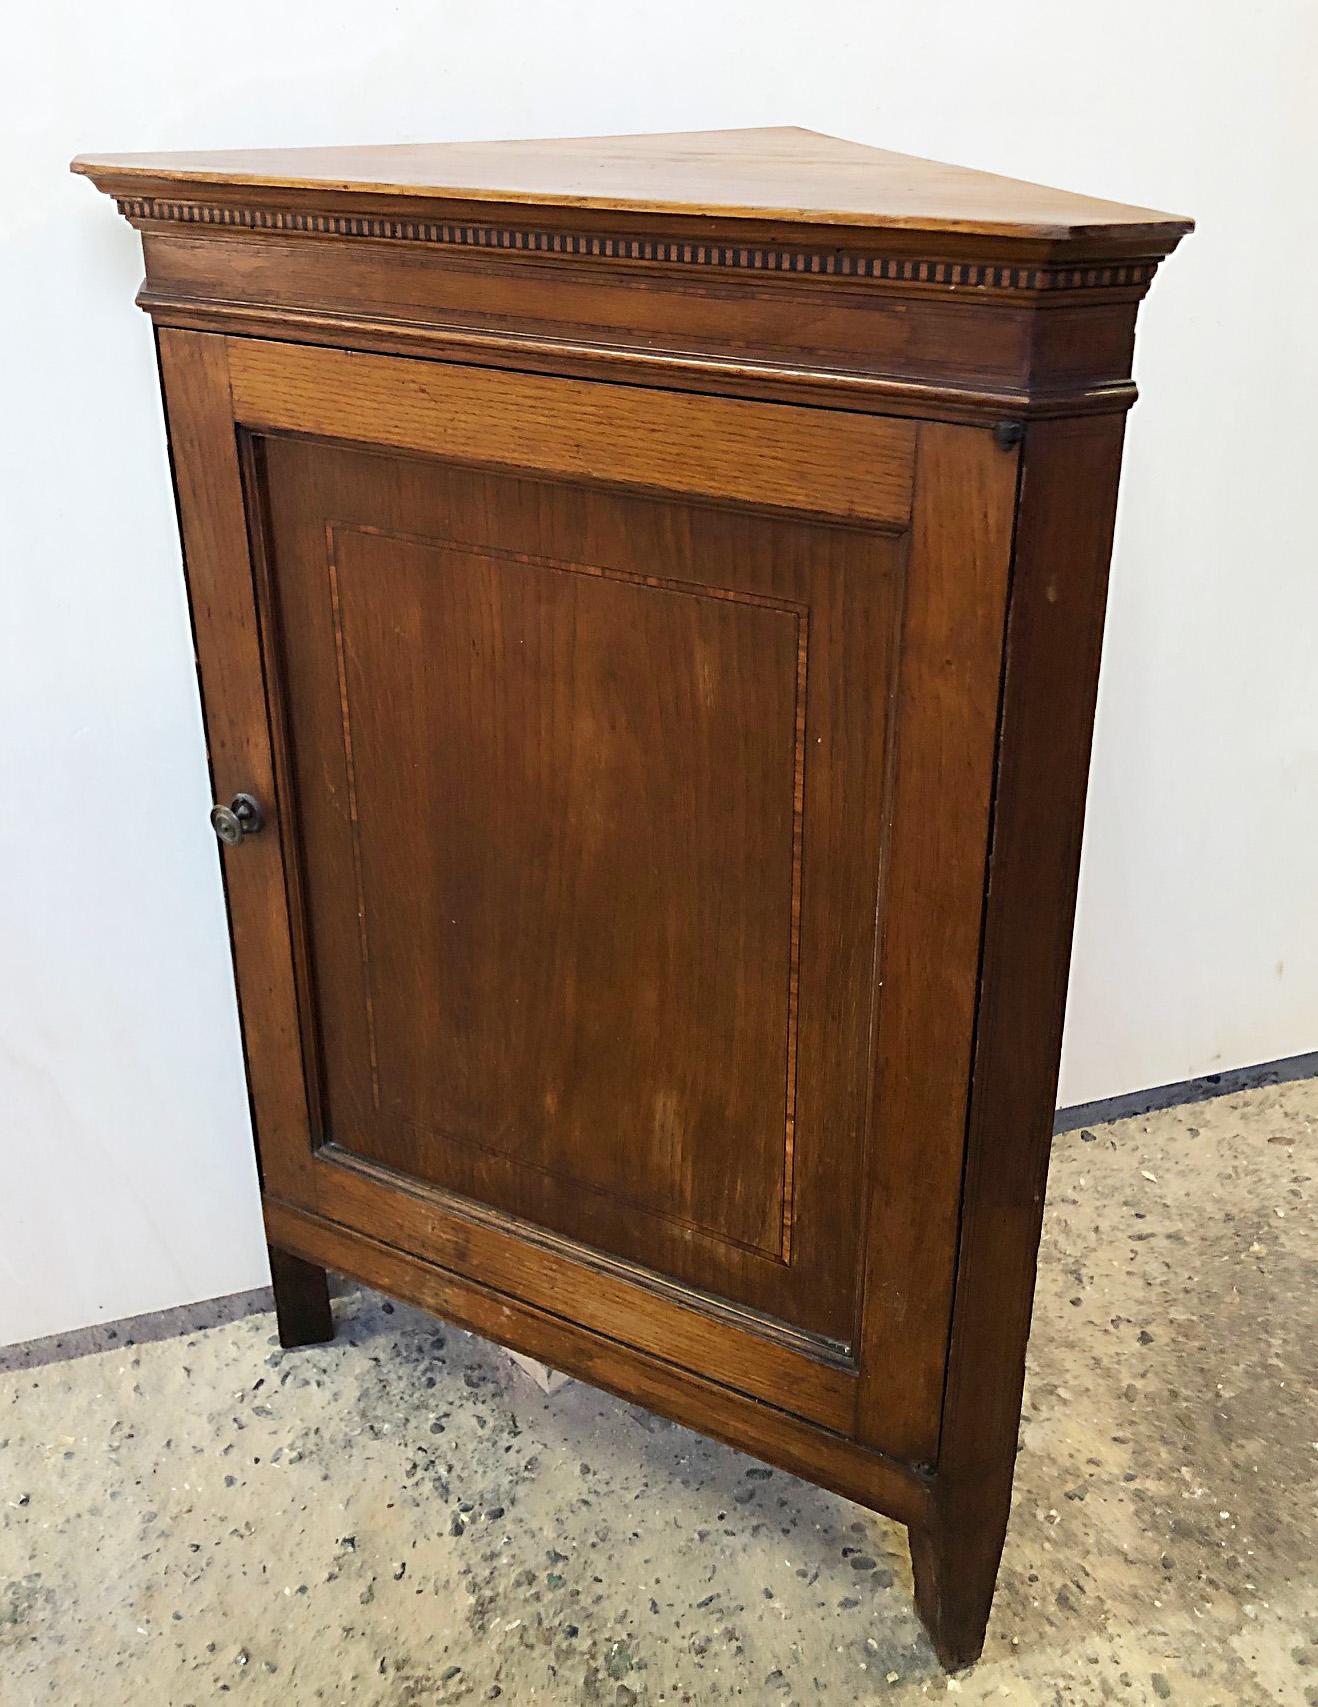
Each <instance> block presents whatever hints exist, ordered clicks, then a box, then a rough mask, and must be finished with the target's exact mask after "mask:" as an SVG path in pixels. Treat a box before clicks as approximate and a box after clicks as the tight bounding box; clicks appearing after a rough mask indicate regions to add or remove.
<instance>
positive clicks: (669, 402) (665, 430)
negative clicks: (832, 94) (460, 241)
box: [230, 340, 915, 526]
mask: <svg viewBox="0 0 1318 1707" xmlns="http://www.w3.org/2000/svg"><path fill="white" fill-rule="evenodd" d="M230 382H231V385H232V388H233V398H234V408H235V411H236V415H237V419H238V420H240V421H241V422H243V424H244V425H246V426H250V427H263V428H284V429H287V430H290V431H295V432H300V433H306V434H311V435H313V436H320V437H332V438H338V439H355V440H357V441H359V442H360V443H362V444H377V445H388V446H393V447H396V448H399V449H405V450H413V451H416V452H419V453H422V454H425V455H428V456H435V457H442V458H449V459H458V460H461V461H468V462H479V463H484V464H491V465H494V466H499V467H505V468H516V469H521V470H538V471H542V472H544V473H547V474H556V475H560V476H563V477H565V478H569V479H571V478H576V479H582V478H588V479H590V480H595V481H599V480H606V481H610V482H613V483H616V484H618V485H620V486H626V487H629V488H633V489H635V488H641V489H650V490H657V491H667V492H677V493H689V494H691V495H692V496H699V497H707V498H722V499H728V500H735V501H738V502H742V503H747V504H756V505H759V506H761V507H766V508H778V509H784V510H805V511H807V512H813V513H815V514H820V515H830V516H838V517H842V518H854V519H856V520H861V521H871V522H879V523H885V524H888V525H890V526H904V525H905V522H906V519H907V517H908V515H909V514H910V503H911V463H912V459H913V453H914V446H915V432H914V429H913V428H912V427H910V426H909V425H908V424H907V423H905V422H896V421H883V420H879V419H876V418H874V417H872V416H867V415H850V414H844V413H842V412H840V411H837V410H828V411H823V410H817V411H804V410H802V411H797V412H796V413H795V414H794V415H793V417H792V420H791V427H790V430H785V429H784V428H783V426H782V422H783V414H782V411H781V410H780V409H775V408H773V407H771V406H766V405H764V404H760V403H750V402H746V401H744V400H742V399H739V398H721V397H720V398H713V397H701V398H692V397H688V396H685V395H683V394H681V393H673V392H665V391H654V390H649V389H642V388H639V387H633V386H610V385H599V384H589V383H581V382H579V381H576V380H569V379H561V378H559V379H551V378H547V377H544V376H541V375H538V374H512V373H508V374H505V373H493V372H491V371H490V370H489V369H488V368H467V367H458V366H453V365H450V364H444V365H442V366H440V365H437V364H435V363H433V362H399V361H389V360H386V359H385V358H383V357H379V356H369V355H357V354H352V353H348V352H345V351H339V350H312V349H305V348H301V347H299V346H298V345H293V344H282V345H271V344H268V343H264V342H262V343H255V342H250V341H246V340H234V342H233V343H232V344H231V345H230ZM862 469H863V471H864V475H863V478H858V477H857V470H862Z"/></svg>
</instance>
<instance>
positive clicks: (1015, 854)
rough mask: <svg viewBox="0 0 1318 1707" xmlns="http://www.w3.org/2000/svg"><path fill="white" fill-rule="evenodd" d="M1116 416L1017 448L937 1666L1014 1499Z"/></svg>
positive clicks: (916, 1545) (943, 1477)
mask: <svg viewBox="0 0 1318 1707" xmlns="http://www.w3.org/2000/svg"><path fill="white" fill-rule="evenodd" d="M1122 428H1123V423H1122V422H1121V421H1120V419H1116V420H1108V421H1079V422H1053V423H1049V424H1047V425H1044V424H1039V425H1038V426H1032V427H1030V428H1029V429H1028V431H1027V434H1026V438H1025V443H1024V445H1023V447H1022V452H1021V458H1022V466H1021V498H1020V506H1019V511H1018V516H1017V523H1016V547H1015V553H1014V558H1013V565H1012V585H1011V594H1010V606H1009V614H1008V620H1007V632H1006V640H1005V654H1004V678H1003V696H1002V711H1001V717H1000V723H999V748H998V761H997V775H996V797H995V803H994V812H993V826H992V835H991V845H990V855H989V871H988V893H987V908H986V916H985V936H984V953H983V970H982V973H981V982H980V1000H979V1023H978V1027H977V1032H976V1038H975V1054H974V1063H973V1067H972V1074H971V1105H970V1121H969V1127H968V1141H967V1153H966V1180H965V1191H964V1202H963V1207H962V1212H961V1228H960V1236H959V1246H958V1262H957V1277H956V1295H955V1304H954V1309H953V1318H952V1341H951V1346H950V1351H949V1358H948V1371H947V1393H946V1398H945V1402H944V1409H943V1423H942V1438H941V1442H940V1448H939V1457H938V1472H939V1473H938V1478H937V1483H936V1491H935V1497H934V1502H933V1508H932V1511H931V1515H930V1518H929V1522H928V1524H927V1525H926V1526H925V1527H924V1529H923V1530H920V1531H917V1532H916V1533H914V1534H913V1536H912V1560H913V1563H914V1566H915V1573H916V1594H917V1598H918V1600H919V1602H920V1606H921V1611H922V1613H923V1615H924V1617H925V1621H926V1623H928V1625H929V1627H930V1629H931V1631H932V1632H933V1633H934V1635H935V1639H936V1643H937V1645H938V1648H939V1652H940V1654H941V1656H942V1657H943V1659H944V1661H945V1662H946V1663H947V1664H949V1665H951V1666H962V1665H966V1664H969V1663H970V1662H971V1661H972V1660H974V1659H975V1658H977V1657H978V1655H979V1651H980V1648H981V1646H982V1644H983V1640H984V1630H985V1625H986V1622H987V1619H988V1613H989V1607H990V1603H991V1601H992V1596H993V1584H994V1580H995V1577H996V1575H997V1568H998V1558H999V1555H1000V1554H1001V1551H1002V1543H1003V1538H1004V1536H1005V1533H1006V1526H1007V1518H1008V1514H1009V1511H1010V1506H1011V1483H1012V1472H1013V1469H1014V1465H1015V1458H1016V1449H1017V1432H1018V1428H1019V1424H1020V1404H1021V1391H1022V1386H1023V1382H1024V1377H1025V1347H1026V1342H1027V1339H1028V1336H1029V1323H1030V1310H1031V1305H1032V1302H1033V1296H1034V1277H1035V1266H1036V1258H1037V1252H1038V1245H1039V1228H1040V1223H1041V1220H1042V1216H1043V1201H1044V1187H1045V1182H1046V1179H1047V1172H1048V1154H1049V1148H1050V1145H1051V1139H1052V1121H1053V1109H1054V1106H1055V1102H1056V1093H1057V1071H1058V1062H1059V1058H1060V1055H1061V1044H1062V1019H1063V1015H1064V1012H1065V1005H1066V981H1067V972H1068V969H1069V966H1070V958H1071V928H1072V921H1073V918H1074V911H1075V893H1076V881H1077V876H1078V872H1079V864H1080V838H1081V831H1082V828H1083V825H1084V814H1085V793H1086V780H1087V774H1088V764H1089V746H1090V738H1091V732H1092V728H1093V718H1094V702H1095V697H1096V694H1097V690H1098V668H1099V658H1100V653H1101V648H1102V638H1103V616H1104V608H1105V602H1106V594H1107V577H1108V557H1109V553H1110V551H1111V546H1112V529H1113V522H1114V518H1115V512H1116V493H1117V478H1118V474H1119V471H1120V465H1121V448H1122Z"/></svg>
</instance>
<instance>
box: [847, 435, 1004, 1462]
mask: <svg viewBox="0 0 1318 1707" xmlns="http://www.w3.org/2000/svg"><path fill="white" fill-rule="evenodd" d="M1016 468H1017V453H1016V452H1015V451H1014V450H1002V449H1000V448H999V447H998V445H997V444H996V443H995V442H994V438H993V435H992V434H991V433H990V432H989V431H987V430H986V429H984V428H979V427H955V426H943V425H938V424H933V425H929V424H926V425H924V426H922V427H921V429H920V444H919V452H918V458H917V465H916V482H915V507H914V511H913V514H912V518H911V536H910V560H909V566H908V570H907V579H906V606H905V611H904V613H903V619H902V640H901V665H900V681H899V687H898V694H897V704H896V707H895V716H894V722H893V727H894V731H895V747H894V753H893V761H892V762H893V763H894V765H895V767H896V773H895V783H894V806H893V818H892V828H891V833H890V839H889V845H888V852H887V858H886V860H885V867H886V869H885V873H884V879H883V897H884V899H883V939H882V945H881V950H880V960H879V968H880V978H881V985H880V988H879V992H878V1009H877V1031H876V1044H877V1048H876V1051H875V1055H876V1070H875V1080H874V1087H873V1096H874V1112H873V1116H872V1120H871V1126H872V1130H873V1140H872V1157H873V1160H872V1162H871V1170H870V1204H871V1209H870V1221H869V1237H868V1241H867V1250H868V1255H867V1262H866V1278H865V1316H864V1323H863V1329H862V1335H861V1345H862V1360H861V1361H862V1374H861V1405H860V1427H861V1433H862V1437H863V1438H864V1439H865V1440H867V1441H868V1442H869V1443H870V1444H871V1445H874V1446H877V1447H879V1448H880V1449H881V1450H882V1451H884V1452H891V1453H893V1454H895V1455H896V1456H899V1457H903V1458H909V1459H913V1460H916V1461H927V1460H930V1459H932V1457H933V1455H934V1448H935V1445H936V1442H937V1437H938V1413H939V1406H940V1404H941V1400H942V1392H943V1376H944V1368H945V1362H946V1355H947V1324H948V1315H949V1310H950V1305H951V1287H952V1275H953V1270H954V1262H955V1250H956V1229H957V1217H958V1210H959V1203H960V1194H961V1174H962V1166H963V1159H964V1150H965V1121H966V1092H967V1085H968V1082H969V1076H970V1059H971V1046H972V1039H973V1035H974V1018H975V988H976V979H977V975H978V966H979V951H980V930H981V922H982V915H983V904H984V869H985V860H986V850H987V846H988V825H989V804H990V796H991V789H992V779H993V755H994V736H995V729H996V724H997V716H998V701H999V692H1000V686H1001V673H1002V633H1003V618H1004V610H1005V601H1006V588H1007V575H1008V567H1009V563H1010V557H1011V533H1012V518H1013V514H1014V508H1015V498H1016Z"/></svg>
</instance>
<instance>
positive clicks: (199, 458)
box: [158, 330, 314, 1205]
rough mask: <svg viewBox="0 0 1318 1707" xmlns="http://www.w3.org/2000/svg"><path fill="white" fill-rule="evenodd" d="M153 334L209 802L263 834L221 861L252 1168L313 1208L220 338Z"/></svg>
mask: <svg viewBox="0 0 1318 1707" xmlns="http://www.w3.org/2000/svg"><path fill="white" fill-rule="evenodd" d="M158 342H159V356H160V372H161V380H162V385H163V389H164V397H165V410H166V415H167V418H168V425H169V439H170V454H171V457H172V461H173V469H174V482H175V488H176V491H177V496H178V511H179V524H180V528H181V532H182V536H183V556H184V564H185V573H186V576H187V583H188V598H189V602H190V604H191V609H192V624H193V632H194V636H195V642H196V651H197V665H198V673H199V676H200V680H201V691H202V707H203V712H204V716H205V723H206V740H207V745H208V748H209V752H210V765H211V780H212V785H213V788H214V791H215V797H216V799H217V800H223V801H227V800H229V799H230V798H232V796H233V795H235V794H238V793H248V794H253V795H255V796H256V798H257V799H258V800H259V801H260V802H261V804H262V805H263V806H264V808H265V816H266V826H265V828H264V829H263V830H262V831H261V833H260V834H259V835H255V836H245V837H244V838H243V841H242V843H241V844H240V845H239V846H238V847H236V848H234V849H232V850H230V851H229V852H228V853H227V854H226V856H225V860H224V878H225V893H226V897H227V901H228V908H229V926H230V931H231V934H232V937H233V954H234V964H235V969H236V971H237V975H238V983H239V1007H240V1011H241V1017H242V1030H243V1047H244V1051H245V1053H246V1057H247V1073H248V1083H249V1086H250V1088H251V1097H252V1111H253V1118H254V1123H255V1127H256V1133H257V1141H258V1146H259V1151H260V1161H261V1173H262V1178H263V1180H264V1182H265V1185H266V1188H267V1189H268V1190H271V1191H274V1192H277V1193H278V1195H279V1196H281V1197H284V1198H287V1199H288V1200H289V1201H291V1202H296V1203H303V1204H307V1205H312V1204H314V1196H313V1193H312V1185H311V1174H310V1170H311V1150H310V1142H309V1128H308V1116H307V1094H306V1086H305V1082H304V1079H303V1073H302V1054H301V1040H300V1037H299V1032H298V1021H297V1006H296V1001H295V995H294V983H293V965H292V957H291V949H290V937H289V927H288V901H287V895H286V891H285V885H284V850H283V846H282V843H281V838H280V831H279V814H278V812H277V810H276V807H277V801H276V798H275V782H274V766H273V761H272V756H271V749H270V729H269V722H268V718H267V713H266V702H265V694H264V690H263V670H262V657H261V639H260V629H259V624H258V621H257V611H256V603H255V597H254V590H253V581H252V568H251V560H250V556H249V550H248V535H247V521H246V514H245V509H244V503H243V489H242V476H241V472H240V465H239V460H238V446H237V439H236V436H235V432H234V423H233V411H232V406H231V402H230V389H229V372H228V362H227V357H226V353H225V342H224V340H223V339H222V338H218V337H213V336H211V335H209V334H206V333H197V332H181V331H173V330H163V331H161V332H160V334H159V340H158Z"/></svg>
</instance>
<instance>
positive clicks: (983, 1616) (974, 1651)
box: [910, 1514, 1006, 1671]
mask: <svg viewBox="0 0 1318 1707" xmlns="http://www.w3.org/2000/svg"><path fill="white" fill-rule="evenodd" d="M1005 1536H1006V1524H1005V1522H1003V1523H1001V1524H999V1523H994V1522H991V1523H988V1524H984V1523H983V1522H982V1520H980V1519H979V1518H978V1516H974V1517H972V1516H971V1515H970V1514H965V1515H964V1517H963V1519H962V1520H961V1521H960V1522H958V1520H957V1519H956V1517H955V1516H954V1515H953V1516H951V1517H949V1516H946V1515H942V1514H939V1515H936V1516H935V1517H933V1518H932V1519H931V1520H930V1521H929V1523H927V1524H925V1525H922V1526H921V1527H919V1528H914V1529H912V1530H911V1534H910V1542H911V1569H912V1571H913V1573H914V1576H915V1607H916V1611H917V1612H918V1613H919V1614H920V1618H921V1620H922V1621H923V1623H924V1626H925V1629H926V1630H928V1632H929V1639H930V1641H931V1642H932V1643H933V1646H934V1652H935V1653H936V1654H937V1655H938V1658H939V1659H940V1660H941V1661H942V1664H943V1666H944V1668H945V1669H946V1670H947V1671H960V1670H962V1668H963V1667H965V1666H969V1665H973V1664H974V1663H975V1661H976V1660H977V1659H978V1658H979V1655H980V1650H981V1649H982V1648H983V1646H984V1633H985V1631H986V1630H987V1628H988V1619H989V1608H990V1607H991V1606H992V1604H993V1588H994V1584H995V1583H996V1582H997V1578H998V1561H999V1559H1000V1558H1001V1557H1002V1543H1003V1540H1004V1539H1005Z"/></svg>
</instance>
